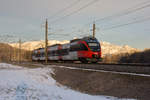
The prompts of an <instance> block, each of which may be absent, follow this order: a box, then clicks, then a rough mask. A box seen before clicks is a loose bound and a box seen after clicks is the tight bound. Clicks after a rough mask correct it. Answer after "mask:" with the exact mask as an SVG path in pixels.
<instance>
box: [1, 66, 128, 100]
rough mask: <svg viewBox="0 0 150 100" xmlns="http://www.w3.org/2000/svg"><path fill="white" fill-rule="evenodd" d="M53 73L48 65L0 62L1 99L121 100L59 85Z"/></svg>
mask: <svg viewBox="0 0 150 100" xmlns="http://www.w3.org/2000/svg"><path fill="white" fill-rule="evenodd" d="M51 73H53V70H52V69H50V68H48V67H45V68H36V69H27V68H23V67H20V66H14V65H11V64H5V63H0V100H120V99H118V98H115V97H108V96H107V97H106V96H93V95H88V94H84V93H80V92H78V91H74V90H71V89H69V88H67V87H64V86H61V85H59V84H58V83H57V82H56V81H55V80H54V79H53V78H52V77H51ZM121 100H129V99H121ZM130 100H131V99H130Z"/></svg>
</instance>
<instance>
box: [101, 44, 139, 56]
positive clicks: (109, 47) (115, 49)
mask: <svg viewBox="0 0 150 100" xmlns="http://www.w3.org/2000/svg"><path fill="white" fill-rule="evenodd" d="M101 48H102V54H103V56H106V55H112V54H121V53H129V54H130V53H134V52H139V51H140V50H139V49H137V48H132V47H130V46H128V45H124V46H118V45H115V44H111V43H109V42H101Z"/></svg>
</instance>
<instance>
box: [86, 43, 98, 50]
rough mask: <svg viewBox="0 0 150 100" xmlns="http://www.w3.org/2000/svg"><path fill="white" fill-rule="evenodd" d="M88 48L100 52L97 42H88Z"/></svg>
mask: <svg viewBox="0 0 150 100" xmlns="http://www.w3.org/2000/svg"><path fill="white" fill-rule="evenodd" d="M88 46H89V48H90V49H91V50H92V51H100V44H99V43H98V42H90V43H88Z"/></svg>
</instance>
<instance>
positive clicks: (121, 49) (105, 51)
mask: <svg viewBox="0 0 150 100" xmlns="http://www.w3.org/2000/svg"><path fill="white" fill-rule="evenodd" d="M44 42H45V41H30V42H24V43H22V45H21V47H22V49H25V50H34V49H37V48H42V47H44ZM65 43H69V41H68V40H64V41H57V40H50V41H48V44H49V45H53V44H65ZM10 45H11V46H13V47H16V48H18V47H19V44H18V43H13V44H10ZM101 48H102V55H103V56H106V55H112V54H120V53H134V52H138V51H140V50H138V49H136V48H132V47H130V46H128V45H124V46H118V45H114V44H111V43H109V42H101Z"/></svg>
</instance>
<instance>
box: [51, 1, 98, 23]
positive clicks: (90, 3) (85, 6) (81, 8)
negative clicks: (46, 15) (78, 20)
mask: <svg viewBox="0 0 150 100" xmlns="http://www.w3.org/2000/svg"><path fill="white" fill-rule="evenodd" d="M98 1H99V0H93V1H91V2H89V3H87V4H86V5H84V6H82V7H80V8H79V9H77V10H75V11H73V12H71V13H69V14H67V15H64V16H62V17H60V18H58V19H56V20H54V21H51V22H50V23H54V22H57V21H59V20H62V19H65V18H66V17H69V16H72V15H73V14H75V13H78V12H79V11H81V10H83V9H85V8H87V7H89V6H90V5H92V4H94V3H95V2H98Z"/></svg>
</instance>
